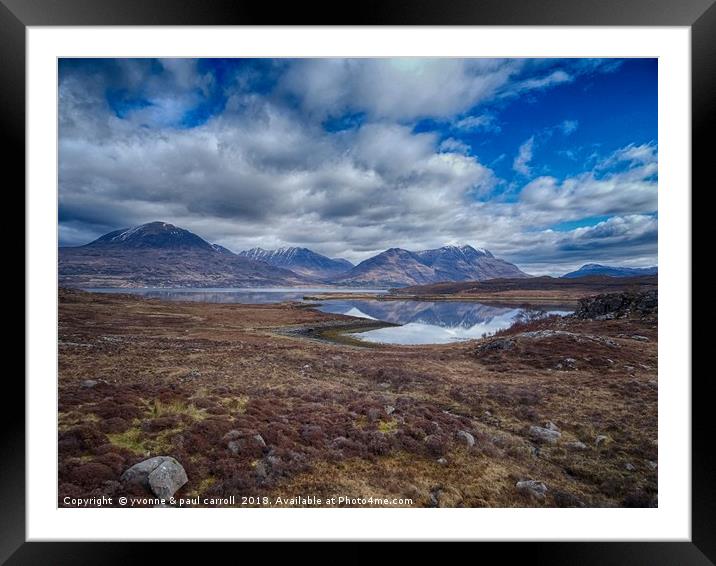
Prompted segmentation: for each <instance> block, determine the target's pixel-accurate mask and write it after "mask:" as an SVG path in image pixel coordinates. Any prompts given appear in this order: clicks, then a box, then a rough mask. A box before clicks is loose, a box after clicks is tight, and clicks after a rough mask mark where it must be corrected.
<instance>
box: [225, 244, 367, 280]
mask: <svg viewBox="0 0 716 566" xmlns="http://www.w3.org/2000/svg"><path fill="white" fill-rule="evenodd" d="M238 255H240V256H243V257H247V258H249V259H253V260H255V261H264V262H266V263H268V264H270V265H274V266H276V267H283V268H286V269H290V270H291V271H293V272H294V273H298V274H301V275H305V276H307V277H311V278H314V279H319V280H330V279H332V278H334V277H336V276H338V275H340V274H342V273H345V272H346V271H348V270H350V269H352V268H353V264H352V263H351V262H350V261H348V260H345V259H332V258H330V257H326V256H324V255H321V254H319V253H316V252H314V251H312V250H309V249H308V248H279V249H277V250H264V249H263V248H253V249H250V250H245V251H242V252H239V254H238Z"/></svg>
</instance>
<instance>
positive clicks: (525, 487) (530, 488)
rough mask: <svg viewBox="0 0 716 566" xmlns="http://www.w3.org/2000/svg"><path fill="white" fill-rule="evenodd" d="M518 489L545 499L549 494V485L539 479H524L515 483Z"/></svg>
mask: <svg viewBox="0 0 716 566" xmlns="http://www.w3.org/2000/svg"><path fill="white" fill-rule="evenodd" d="M515 485H516V487H517V489H518V490H519V491H521V492H523V493H527V494H529V495H531V496H532V497H535V498H537V499H544V498H545V495H546V494H547V486H546V485H545V484H544V483H542V482H541V481H537V480H523V481H518V482H517V484H515Z"/></svg>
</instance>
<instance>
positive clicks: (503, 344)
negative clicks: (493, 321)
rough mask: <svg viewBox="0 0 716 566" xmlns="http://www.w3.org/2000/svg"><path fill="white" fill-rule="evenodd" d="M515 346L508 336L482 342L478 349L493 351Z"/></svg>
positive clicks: (509, 348)
mask: <svg viewBox="0 0 716 566" xmlns="http://www.w3.org/2000/svg"><path fill="white" fill-rule="evenodd" d="M514 346H515V341H514V340H512V339H510V338H498V339H496V340H491V341H490V342H487V343H486V344H482V345H481V346H480V347H479V348H478V350H479V351H481V352H493V351H499V350H511V349H512V348H514Z"/></svg>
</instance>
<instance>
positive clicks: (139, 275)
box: [59, 222, 529, 287]
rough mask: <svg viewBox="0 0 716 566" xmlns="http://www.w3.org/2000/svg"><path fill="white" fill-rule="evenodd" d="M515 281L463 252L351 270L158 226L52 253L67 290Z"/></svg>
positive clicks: (502, 265)
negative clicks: (235, 246) (227, 244)
mask: <svg viewBox="0 0 716 566" xmlns="http://www.w3.org/2000/svg"><path fill="white" fill-rule="evenodd" d="M516 277H529V275H527V274H526V273H524V272H522V271H521V270H520V269H519V268H518V267H517V266H515V265H513V264H511V263H509V262H507V261H505V260H502V259H499V258H496V257H494V256H493V255H492V254H491V253H490V252H489V251H487V250H484V249H479V248H473V247H471V246H445V247H442V248H437V249H431V250H422V251H417V252H412V251H408V250H405V249H401V248H390V249H388V250H386V251H384V252H381V253H379V254H377V255H375V256H373V257H371V258H368V259H366V260H365V261H362V262H361V263H359V264H358V265H355V266H354V265H353V264H352V263H350V262H349V261H347V260H345V259H340V258H338V259H334V258H329V257H326V256H324V255H321V254H319V253H316V252H314V251H312V250H309V249H307V248H297V247H292V248H279V249H277V250H264V249H262V248H253V249H250V250H246V251H241V252H239V253H234V252H233V251H231V250H229V249H228V248H225V247H223V246H221V245H218V244H212V243H210V242H207V241H206V240H204V239H203V238H201V237H200V236H197V235H196V234H194V233H192V232H190V231H188V230H184V229H183V228H179V227H177V226H174V225H172V224H168V223H166V222H150V223H148V224H142V225H141V226H136V227H134V228H125V229H122V230H115V231H113V232H109V233H108V234H105V235H104V236H101V237H99V238H97V239H96V240H94V241H93V242H90V243H89V244H86V245H83V246H75V247H60V249H59V282H60V285H64V286H71V287H190V286H191V287H269V286H305V285H315V284H334V285H344V286H374V287H402V286H406V285H424V284H431V283H437V282H441V281H471V280H476V281H482V280H485V279H492V278H516Z"/></svg>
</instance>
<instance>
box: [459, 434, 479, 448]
mask: <svg viewBox="0 0 716 566" xmlns="http://www.w3.org/2000/svg"><path fill="white" fill-rule="evenodd" d="M455 436H457V438H459V439H461V440H463V441H465V444H467V446H468V448H472V447H473V446H475V437H474V436H473V435H472V434H470V433H469V432H467V431H466V430H461V431H458V433H457V434H456V435H455Z"/></svg>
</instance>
